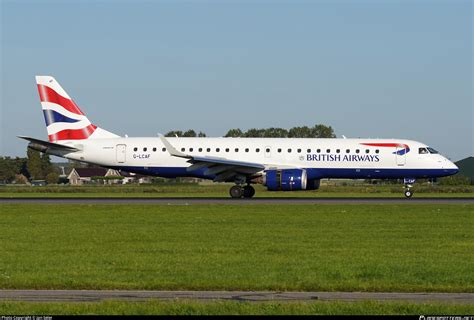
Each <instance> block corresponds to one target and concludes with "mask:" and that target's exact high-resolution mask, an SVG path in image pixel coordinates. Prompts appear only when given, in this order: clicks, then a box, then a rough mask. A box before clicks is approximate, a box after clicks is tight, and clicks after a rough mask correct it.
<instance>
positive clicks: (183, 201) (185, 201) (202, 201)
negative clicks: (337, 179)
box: [0, 197, 474, 205]
mask: <svg viewBox="0 0 474 320" xmlns="http://www.w3.org/2000/svg"><path fill="white" fill-rule="evenodd" d="M20 203H33V204H156V205H209V204H227V205H254V204H474V198H421V197H420V198H411V199H405V198H253V199H231V198H182V197H180V198H132V197H130V198H128V197H127V198H80V197H76V198H74V197H70V198H52V197H49V198H45V197H43V198H21V197H18V198H0V204H20Z"/></svg>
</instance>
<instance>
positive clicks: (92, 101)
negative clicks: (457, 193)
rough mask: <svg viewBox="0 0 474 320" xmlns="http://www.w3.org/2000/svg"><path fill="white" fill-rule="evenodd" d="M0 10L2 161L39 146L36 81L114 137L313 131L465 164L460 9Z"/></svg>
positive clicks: (257, 5)
mask: <svg viewBox="0 0 474 320" xmlns="http://www.w3.org/2000/svg"><path fill="white" fill-rule="evenodd" d="M0 1H1V0H0ZM0 3H1V13H2V18H1V29H2V30H1V31H2V36H1V49H2V50H1V62H2V66H1V67H2V69H1V70H2V73H1V74H2V78H1V108H0V118H1V120H0V121H1V122H0V125H1V130H0V138H1V139H0V155H12V156H16V155H18V156H23V155H24V154H25V150H26V142H24V141H22V140H19V139H17V138H15V136H16V135H30V136H34V137H38V138H43V139H46V138H47V135H46V128H45V125H44V120H43V116H42V113H41V105H40V103H39V98H38V93H37V90H36V86H35V82H34V76H35V75H37V74H42V75H53V76H54V77H56V79H57V80H58V81H59V82H60V83H61V84H62V86H63V87H64V89H65V90H66V91H67V92H68V93H69V95H70V96H72V98H73V99H74V100H75V101H76V103H77V104H78V105H79V106H80V107H81V108H82V110H83V111H84V112H85V113H86V114H87V116H88V117H89V118H90V119H91V121H92V122H93V123H94V124H97V125H99V126H101V127H103V128H105V129H107V130H109V131H112V132H114V133H117V134H120V135H124V134H128V135H129V136H155V135H156V134H157V133H158V132H167V131H169V130H172V129H181V130H184V129H188V128H193V129H195V130H202V131H204V132H206V133H207V134H208V135H210V136H222V135H224V134H225V133H226V131H227V129H230V128H241V129H248V128H252V127H257V128H262V127H271V126H276V127H284V128H290V127H292V126H301V125H308V126H312V125H314V124H316V123H323V124H327V125H331V126H332V127H333V128H334V129H335V130H336V133H337V134H338V135H339V136H340V135H342V134H343V135H346V136H348V137H364V138H368V137H370V138H407V139H414V140H418V141H422V142H424V143H427V144H429V145H431V146H433V147H435V148H437V149H439V150H440V151H441V152H442V153H443V154H445V155H447V156H448V157H450V158H451V159H453V160H459V159H461V158H464V157H465V156H469V155H472V154H473V148H474V138H473V136H474V132H473V122H474V119H473V82H472V74H473V63H472V58H473V51H472V40H473V39H472V14H473V11H472V3H471V2H470V1H305V2H298V1H276V2H270V1H226V2H218V1H187V2H185V1H146V2H141V1H67V2H66V1H64V2H62V1H31V2H27V1H5V0H3V1H1V2H0Z"/></svg>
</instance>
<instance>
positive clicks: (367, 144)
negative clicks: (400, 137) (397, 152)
mask: <svg viewBox="0 0 474 320" xmlns="http://www.w3.org/2000/svg"><path fill="white" fill-rule="evenodd" d="M361 144H363V145H365V146H371V147H394V148H395V147H404V148H405V149H408V145H406V144H404V143H361Z"/></svg>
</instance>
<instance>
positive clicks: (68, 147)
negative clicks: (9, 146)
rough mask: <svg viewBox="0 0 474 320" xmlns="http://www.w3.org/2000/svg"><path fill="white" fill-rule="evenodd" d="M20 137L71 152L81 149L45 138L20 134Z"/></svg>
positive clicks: (43, 145) (47, 146)
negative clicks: (45, 139)
mask: <svg viewBox="0 0 474 320" xmlns="http://www.w3.org/2000/svg"><path fill="white" fill-rule="evenodd" d="M18 138H20V139H24V140H27V141H30V142H31V143H33V144H37V145H40V146H42V147H46V148H51V149H56V150H62V151H70V152H74V151H79V149H77V148H74V147H70V146H66V145H63V144H59V143H54V142H49V141H44V140H40V139H36V138H30V137H25V136H18Z"/></svg>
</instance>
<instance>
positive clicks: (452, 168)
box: [446, 160, 459, 175]
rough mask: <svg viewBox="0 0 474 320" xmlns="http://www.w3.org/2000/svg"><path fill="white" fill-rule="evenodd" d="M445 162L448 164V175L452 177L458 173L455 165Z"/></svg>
mask: <svg viewBox="0 0 474 320" xmlns="http://www.w3.org/2000/svg"><path fill="white" fill-rule="evenodd" d="M446 161H447V162H448V165H447V166H446V170H447V172H448V173H449V174H450V175H453V174H456V173H458V172H459V168H458V166H457V165H455V164H454V163H452V162H451V161H449V160H446Z"/></svg>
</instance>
